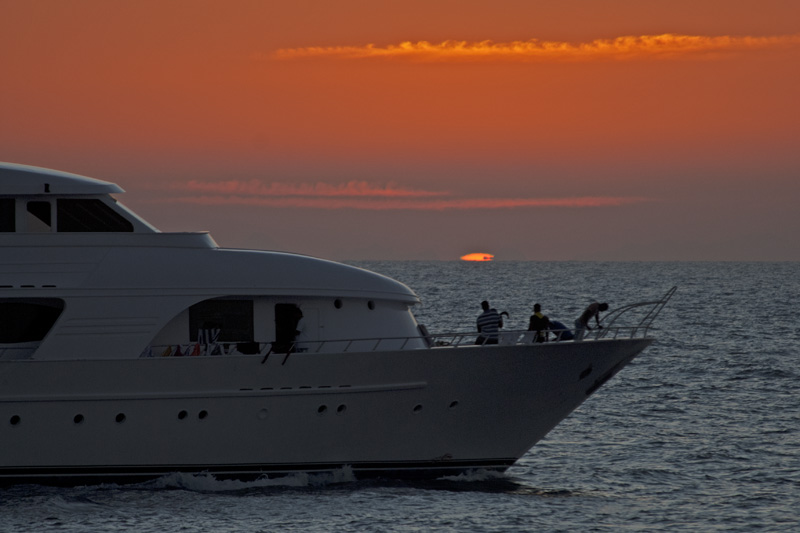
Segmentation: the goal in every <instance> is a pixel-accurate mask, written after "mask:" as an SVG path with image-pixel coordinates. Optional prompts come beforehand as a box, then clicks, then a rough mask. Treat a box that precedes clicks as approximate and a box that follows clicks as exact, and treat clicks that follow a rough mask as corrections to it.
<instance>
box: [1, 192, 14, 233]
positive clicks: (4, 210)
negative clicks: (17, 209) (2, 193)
mask: <svg viewBox="0 0 800 533" xmlns="http://www.w3.org/2000/svg"><path fill="white" fill-rule="evenodd" d="M16 228H17V225H16V224H15V223H14V199H13V198H0V232H7V231H16V230H17V229H16Z"/></svg>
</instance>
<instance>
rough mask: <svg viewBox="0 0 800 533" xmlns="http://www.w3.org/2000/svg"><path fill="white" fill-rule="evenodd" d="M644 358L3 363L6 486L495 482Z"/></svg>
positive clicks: (532, 353)
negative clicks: (323, 476)
mask: <svg viewBox="0 0 800 533" xmlns="http://www.w3.org/2000/svg"><path fill="white" fill-rule="evenodd" d="M650 342H651V339H647V338H644V339H615V340H612V339H609V340H597V341H591V342H560V343H544V344H529V345H511V346H486V347H479V346H459V347H438V348H430V349H420V350H398V351H384V352H375V351H370V352H359V353H349V352H348V353H338V354H332V353H325V354H314V353H293V354H290V355H288V356H287V355H286V354H272V355H270V356H269V357H268V358H266V360H265V359H264V358H263V357H260V356H230V355H228V356H206V357H153V358H140V359H116V360H115V359H108V360H55V361H37V360H26V361H0V449H1V450H2V453H0V481H2V480H4V481H6V482H20V481H33V482H46V483H53V482H55V483H88V482H97V481H115V482H119V481H142V480H146V479H152V478H155V477H159V476H161V475H164V474H167V473H171V472H188V473H197V472H207V473H211V474H214V475H216V476H218V477H235V478H242V479H246V478H253V477H258V476H262V475H273V474H275V475H277V474H286V473H292V472H298V471H302V472H323V471H332V470H336V469H340V468H343V467H348V468H351V469H352V470H353V472H354V474H355V475H356V476H357V477H360V476H367V475H389V476H415V477H435V476H439V475H442V474H455V473H459V472H462V471H465V470H470V469H489V470H504V469H506V468H508V467H509V466H511V465H512V464H513V463H514V462H515V461H516V460H517V459H518V458H519V457H521V456H522V455H523V454H525V453H526V452H527V451H528V450H529V449H530V448H531V447H532V446H533V445H534V444H535V443H536V442H537V441H539V440H540V439H541V438H543V437H544V436H545V435H546V434H547V433H548V432H549V431H550V430H552V429H553V428H554V427H555V426H556V425H557V424H558V423H559V422H560V421H561V420H563V419H564V418H565V417H567V416H568V415H569V414H570V413H571V412H572V411H573V410H574V409H575V408H577V407H578V406H579V405H580V404H581V403H583V401H585V400H586V399H587V398H588V397H589V396H590V395H591V394H592V393H593V392H595V391H596V390H597V389H598V388H599V387H600V386H601V385H603V384H604V383H605V382H606V381H607V380H608V379H610V378H611V377H612V376H613V375H614V374H615V373H616V372H617V371H619V370H620V369H621V368H622V367H624V366H625V365H626V364H627V363H628V362H630V361H631V360H632V359H633V358H634V357H635V356H636V355H638V354H639V353H641V351H642V350H644V349H645V348H646V347H647V346H648V345H649V344H650ZM68 355H69V354H65V359H66V356H68ZM73 355H74V354H73Z"/></svg>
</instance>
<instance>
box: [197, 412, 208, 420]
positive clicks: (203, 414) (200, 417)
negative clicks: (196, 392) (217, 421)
mask: <svg viewBox="0 0 800 533" xmlns="http://www.w3.org/2000/svg"><path fill="white" fill-rule="evenodd" d="M207 417H208V411H206V410H205V409H203V410H202V411H200V412H199V413H197V418H199V419H200V420H205V419H206V418H207Z"/></svg>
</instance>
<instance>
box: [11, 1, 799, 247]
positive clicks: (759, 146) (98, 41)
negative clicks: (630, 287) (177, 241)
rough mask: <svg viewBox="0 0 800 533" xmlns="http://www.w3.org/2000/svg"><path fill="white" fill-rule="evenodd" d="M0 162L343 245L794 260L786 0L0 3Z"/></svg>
mask: <svg viewBox="0 0 800 533" xmlns="http://www.w3.org/2000/svg"><path fill="white" fill-rule="evenodd" d="M0 69H1V70H0V72H2V82H0V161H7V162H13V163H23V164H29V165H36V166H42V167H48V168H55V169H59V170H64V171H68V172H74V173H78V174H83V175H87V176H91V177H95V178H99V179H104V180H108V181H113V182H115V183H118V184H119V185H121V186H122V187H123V188H124V189H125V190H126V191H127V192H126V193H125V194H123V195H120V196H119V199H120V200H121V201H122V202H123V203H125V204H126V205H127V206H128V207H130V208H131V209H133V210H134V211H136V212H137V213H139V214H140V215H142V216H143V217H145V218H146V219H147V220H148V221H149V222H151V223H152V224H153V225H155V226H156V227H157V228H159V229H160V230H162V231H194V230H208V231H211V234H212V236H213V237H214V238H215V239H216V240H217V242H218V243H219V244H220V245H222V246H226V247H244V248H262V249H277V250H288V251H295V252H301V253H307V254H311V255H315V256H321V257H327V258H331V259H338V260H348V259H353V260H354V259H453V260H456V259H458V258H459V257H461V256H462V255H465V254H467V253H470V252H480V253H490V254H493V255H494V260H495V261H502V260H516V259H526V260H573V259H577V260H793V261H798V260H800V237H798V235H800V207H799V205H800V2H798V1H797V0H752V1H751V0H606V1H600V0H598V1H593V0H514V1H512V0H493V1H472V0H458V1H456V0H424V1H423V0H405V1H402V2H401V1H394V0H384V1H380V2H376V1H374V0H339V1H335V2H332V1H327V0H319V1H310V0H297V1H292V2H287V1H266V0H264V1H257V0H226V1H203V0H184V1H171V0H158V1H152V0H136V1H114V2H110V1H107V0H73V1H62V0H0Z"/></svg>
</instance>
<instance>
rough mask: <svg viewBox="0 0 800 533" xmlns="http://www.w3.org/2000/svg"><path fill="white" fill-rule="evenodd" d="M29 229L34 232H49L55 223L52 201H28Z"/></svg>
mask: <svg viewBox="0 0 800 533" xmlns="http://www.w3.org/2000/svg"><path fill="white" fill-rule="evenodd" d="M27 208H28V220H27V222H28V231H30V232H32V233H49V232H50V231H51V229H50V228H52V226H53V223H52V220H53V217H52V212H51V209H50V202H40V201H32V202H28V204H27Z"/></svg>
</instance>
